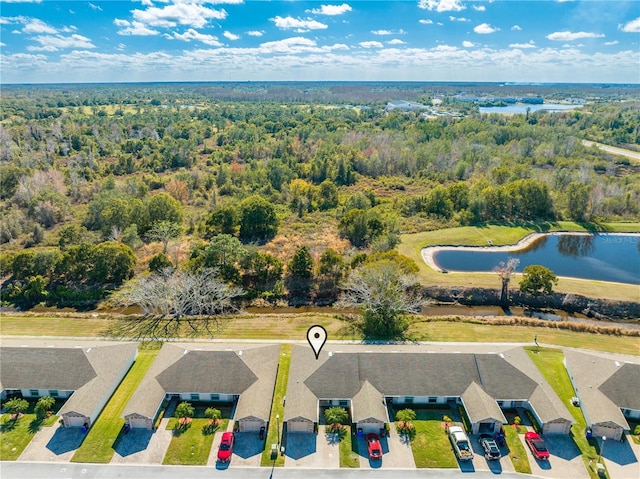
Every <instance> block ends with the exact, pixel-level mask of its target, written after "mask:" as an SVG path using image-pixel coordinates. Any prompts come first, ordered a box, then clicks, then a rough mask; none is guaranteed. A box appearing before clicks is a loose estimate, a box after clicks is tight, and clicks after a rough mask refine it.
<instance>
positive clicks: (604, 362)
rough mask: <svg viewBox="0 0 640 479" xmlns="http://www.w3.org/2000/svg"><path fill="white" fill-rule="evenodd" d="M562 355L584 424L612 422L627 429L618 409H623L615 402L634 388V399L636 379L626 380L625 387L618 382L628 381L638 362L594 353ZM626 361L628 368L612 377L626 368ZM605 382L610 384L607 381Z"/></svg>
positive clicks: (639, 360)
mask: <svg viewBox="0 0 640 479" xmlns="http://www.w3.org/2000/svg"><path fill="white" fill-rule="evenodd" d="M564 356H565V363H566V365H567V371H568V372H569V375H570V376H571V377H572V378H573V379H572V381H573V385H574V387H575V388H576V389H577V391H576V392H577V394H578V396H579V397H580V407H581V408H582V410H583V412H584V414H585V416H586V418H587V422H588V423H589V424H599V423H606V422H612V423H615V424H618V425H619V426H621V427H622V428H624V429H629V423H628V422H627V420H626V419H625V417H624V415H623V414H622V411H621V410H620V408H621V407H625V406H622V405H621V404H617V403H616V401H617V400H619V399H624V398H625V397H626V391H627V389H628V388H631V389H634V388H635V394H636V396H637V391H638V389H637V387H638V378H637V376H636V378H635V380H633V381H630V382H629V383H628V384H621V380H622V379H625V380H626V379H628V378H629V376H628V375H629V374H631V375H633V373H634V370H635V371H637V370H638V369H636V368H638V365H639V364H640V359H639V358H636V357H629V356H622V355H610V354H599V353H595V352H594V353H583V352H579V351H574V350H571V349H565V350H564ZM626 361H629V362H630V363H631V364H630V366H631V367H629V368H627V369H628V370H627V371H625V372H624V373H623V374H622V375H620V376H618V377H617V378H615V377H616V376H617V375H618V374H619V373H620V372H621V371H622V369H623V368H624V367H625V366H627V364H626V363H625V362H626ZM614 378H615V379H614ZM609 380H612V381H611V382H609ZM603 386H604V387H603ZM609 394H611V396H609ZM636 399H637V397H636ZM632 401H633V399H632Z"/></svg>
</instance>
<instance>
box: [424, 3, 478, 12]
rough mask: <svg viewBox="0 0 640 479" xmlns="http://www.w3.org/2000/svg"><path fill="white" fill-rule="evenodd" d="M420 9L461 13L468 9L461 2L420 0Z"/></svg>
mask: <svg viewBox="0 0 640 479" xmlns="http://www.w3.org/2000/svg"><path fill="white" fill-rule="evenodd" d="M418 7H419V8H422V9H423V10H435V11H436V12H461V11H462V10H464V9H465V8H467V7H465V6H464V5H463V4H462V2H461V1H460V0H420V1H419V2H418Z"/></svg>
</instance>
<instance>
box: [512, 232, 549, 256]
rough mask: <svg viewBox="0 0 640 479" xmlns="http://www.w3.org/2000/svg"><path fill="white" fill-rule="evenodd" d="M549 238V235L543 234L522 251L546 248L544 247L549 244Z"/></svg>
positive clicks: (528, 251) (531, 251)
mask: <svg viewBox="0 0 640 479" xmlns="http://www.w3.org/2000/svg"><path fill="white" fill-rule="evenodd" d="M547 240H548V237H547V236H541V237H540V238H538V239H537V240H535V241H534V242H533V243H531V244H530V245H529V246H527V248H526V249H524V250H522V253H533V252H534V251H538V250H541V249H544V247H545V246H546V245H547ZM515 253H516V254H517V253H520V251H515Z"/></svg>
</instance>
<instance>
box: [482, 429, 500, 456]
mask: <svg viewBox="0 0 640 479" xmlns="http://www.w3.org/2000/svg"><path fill="white" fill-rule="evenodd" d="M480 445H481V446H482V449H484V457H486V458H487V459H489V460H493V459H500V456H501V454H500V448H499V447H498V445H497V444H496V441H495V440H494V439H493V437H491V436H490V435H489V434H481V435H480Z"/></svg>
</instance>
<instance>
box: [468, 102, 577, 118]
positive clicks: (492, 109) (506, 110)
mask: <svg viewBox="0 0 640 479" xmlns="http://www.w3.org/2000/svg"><path fill="white" fill-rule="evenodd" d="M527 108H529V112H530V113H533V112H534V111H539V110H545V111H551V112H559V111H567V110H573V109H574V108H582V105H561V104H559V103H542V104H541V105H528V104H524V103H516V104H515V105H507V106H481V107H480V108H478V110H480V113H501V114H503V115H512V114H514V113H522V114H523V115H524V114H525V113H527Z"/></svg>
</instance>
